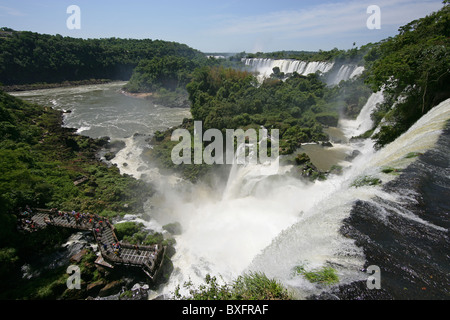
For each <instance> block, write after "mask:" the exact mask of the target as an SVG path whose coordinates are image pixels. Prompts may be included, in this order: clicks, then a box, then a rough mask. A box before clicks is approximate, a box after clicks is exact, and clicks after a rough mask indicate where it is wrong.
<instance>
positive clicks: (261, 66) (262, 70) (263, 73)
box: [242, 58, 334, 80]
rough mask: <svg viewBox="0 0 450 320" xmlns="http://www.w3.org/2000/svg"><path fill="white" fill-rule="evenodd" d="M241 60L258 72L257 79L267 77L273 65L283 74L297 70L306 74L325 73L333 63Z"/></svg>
mask: <svg viewBox="0 0 450 320" xmlns="http://www.w3.org/2000/svg"><path fill="white" fill-rule="evenodd" d="M242 61H243V62H244V63H245V65H246V66H249V67H250V69H251V70H252V71H254V72H258V73H259V75H258V79H259V80H263V79H265V78H268V77H269V76H270V75H271V74H272V73H273V71H272V69H273V68H275V67H278V68H280V72H283V73H284V74H290V73H294V72H297V73H298V74H301V75H308V74H310V73H316V72H317V71H319V72H322V73H326V72H328V71H330V70H331V68H333V65H334V64H333V63H332V62H326V61H313V62H305V61H300V60H293V59H268V58H246V59H242Z"/></svg>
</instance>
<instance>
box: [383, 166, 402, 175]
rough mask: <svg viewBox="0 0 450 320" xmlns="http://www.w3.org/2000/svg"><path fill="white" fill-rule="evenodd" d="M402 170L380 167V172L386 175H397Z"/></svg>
mask: <svg viewBox="0 0 450 320" xmlns="http://www.w3.org/2000/svg"><path fill="white" fill-rule="evenodd" d="M401 171H402V170H401V169H397V168H393V167H382V168H381V172H383V173H386V174H399V173H400V172H401Z"/></svg>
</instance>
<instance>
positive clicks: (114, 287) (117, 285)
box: [98, 280, 122, 297]
mask: <svg viewBox="0 0 450 320" xmlns="http://www.w3.org/2000/svg"><path fill="white" fill-rule="evenodd" d="M121 288H122V282H121V281H118V280H116V281H112V282H110V283H108V284H107V285H105V286H104V287H103V288H102V289H101V290H100V292H99V293H98V295H99V296H100V297H107V296H110V295H113V294H116V293H118V292H119V291H120V289H121Z"/></svg>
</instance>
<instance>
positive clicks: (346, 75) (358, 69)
mask: <svg viewBox="0 0 450 320" xmlns="http://www.w3.org/2000/svg"><path fill="white" fill-rule="evenodd" d="M335 69H336V70H337V71H334V70H333V71H332V72H329V74H328V75H327V84H328V85H336V84H339V82H341V81H342V80H344V81H346V80H349V79H353V78H355V77H357V76H359V75H360V74H361V73H362V72H363V71H364V67H362V66H356V65H352V64H344V65H342V66H341V67H340V68H339V69H337V68H335Z"/></svg>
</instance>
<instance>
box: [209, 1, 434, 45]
mask: <svg viewBox="0 0 450 320" xmlns="http://www.w3.org/2000/svg"><path fill="white" fill-rule="evenodd" d="M371 4H376V5H378V6H379V7H380V9H381V27H382V28H383V26H384V27H385V28H386V27H391V28H392V27H395V30H396V28H398V26H401V25H404V24H406V23H408V22H410V21H411V20H414V19H417V18H420V17H423V16H425V15H427V14H429V13H431V12H433V11H436V10H439V9H440V8H441V7H442V2H441V1H440V0H434V1H423V0H375V1H370V2H368V1H349V2H340V3H329V4H320V5H317V6H314V7H311V8H309V9H308V10H297V11H274V12H270V13H266V14H260V15H254V16H247V17H234V18H230V17H228V18H225V19H223V20H221V21H220V23H219V27H217V28H214V29H213V30H211V32H213V33H215V34H221V35H257V34H264V33H271V34H276V35H278V36H279V37H280V38H284V39H294V38H300V37H315V36H321V35H327V36H332V35H339V34H344V33H349V32H357V31H361V30H365V29H366V21H367V18H368V17H369V16H370V15H369V14H368V13H367V12H366V10H367V7H368V6H369V5H371Z"/></svg>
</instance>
